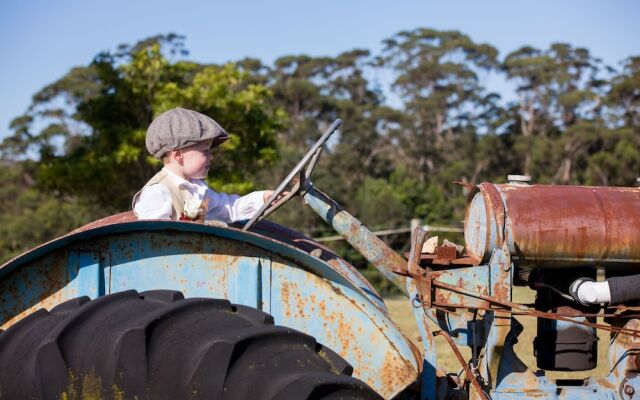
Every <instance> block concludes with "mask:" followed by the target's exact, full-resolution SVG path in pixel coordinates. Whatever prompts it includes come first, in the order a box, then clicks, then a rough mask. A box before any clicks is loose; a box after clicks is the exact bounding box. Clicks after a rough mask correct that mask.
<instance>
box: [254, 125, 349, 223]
mask: <svg viewBox="0 0 640 400" xmlns="http://www.w3.org/2000/svg"><path fill="white" fill-rule="evenodd" d="M340 125H342V120H341V119H336V120H335V121H333V123H332V124H331V125H330V126H329V128H327V130H326V131H325V132H324V133H323V134H322V136H321V137H320V139H318V141H316V142H315V143H314V144H313V146H311V148H310V149H309V151H307V153H306V154H305V155H304V157H302V159H301V160H300V161H299V162H298V164H296V166H295V167H293V169H292V170H291V171H290V172H289V174H288V175H287V177H286V178H284V179H283V180H282V182H280V184H279V185H278V186H277V188H276V190H274V191H273V193H272V194H271V196H270V197H269V199H268V200H267V201H266V202H265V203H264V204H263V205H262V207H260V209H259V210H258V211H257V212H256V213H255V214H254V215H253V217H252V218H251V219H250V220H249V222H247V223H246V224H245V226H244V227H243V228H242V230H243V231H246V230H249V228H251V227H252V226H253V225H255V224H256V223H257V222H259V221H262V220H263V219H265V218H266V217H268V216H269V215H271V214H272V213H273V212H274V211H276V210H277V209H278V208H280V207H281V206H282V205H283V204H284V203H286V202H287V201H289V200H290V199H291V198H292V197H293V196H295V195H296V194H298V193H299V192H300V190H301V189H303V188H305V187H306V186H307V185H308V184H309V183H310V178H311V174H312V173H313V170H314V169H315V167H316V164H317V163H318V159H319V158H320V154H322V150H323V149H324V144H325V143H326V141H327V140H328V139H329V137H331V135H332V134H333V133H334V132H335V131H336V130H337V129H338V128H339V127H340ZM305 167H306V168H305ZM303 170H304V171H303ZM296 176H298V177H299V179H298V181H297V182H296V183H295V184H294V185H293V187H292V188H291V191H289V193H288V194H287V195H285V196H284V197H283V198H282V199H280V201H278V202H277V203H276V199H277V198H278V197H279V196H280V195H281V194H282V193H283V192H284V189H285V188H286V187H287V185H289V184H290V183H291V181H293V180H294V179H295V178H296ZM274 203H275V204H274Z"/></svg>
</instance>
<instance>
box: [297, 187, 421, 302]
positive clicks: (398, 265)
mask: <svg viewBox="0 0 640 400" xmlns="http://www.w3.org/2000/svg"><path fill="white" fill-rule="evenodd" d="M303 198H304V202H305V204H306V205H307V206H309V207H310V208H311V209H312V210H313V211H315V212H316V214H318V215H319V216H320V217H321V218H322V219H323V220H324V221H325V222H326V223H327V224H329V225H330V226H332V227H333V229H335V231H336V232H338V233H339V234H341V235H342V237H343V238H344V239H345V240H346V241H347V242H348V243H349V244H350V245H351V246H352V247H353V248H354V249H356V250H357V251H358V253H360V254H362V256H363V257H364V258H365V259H366V260H367V261H369V263H371V264H372V265H373V266H374V267H375V268H376V269H377V270H378V271H379V272H380V273H381V274H382V275H383V276H384V277H385V278H387V279H388V280H390V281H391V282H392V283H393V284H394V285H395V286H396V287H397V288H398V289H400V291H401V292H402V293H403V294H404V295H405V296H408V292H407V284H406V279H405V277H404V276H401V275H398V274H395V273H394V272H393V270H394V269H403V268H406V266H407V260H405V259H404V258H402V257H401V256H400V255H399V254H398V253H396V252H395V251H393V250H392V249H391V248H390V247H389V246H387V244H386V243H385V242H383V241H382V240H380V239H379V238H378V237H377V236H376V235H374V234H373V233H372V232H371V231H370V230H369V229H367V227H366V226H364V225H363V224H362V222H360V221H358V219H356V218H355V217H354V216H353V215H351V214H349V213H348V212H347V211H346V210H344V209H342V207H340V205H339V204H338V203H336V202H335V201H334V200H333V199H332V198H331V197H329V196H327V195H326V194H324V193H323V192H321V191H320V190H318V189H316V188H314V187H313V186H310V187H309V188H308V190H307V191H306V192H305V193H304V195H303Z"/></svg>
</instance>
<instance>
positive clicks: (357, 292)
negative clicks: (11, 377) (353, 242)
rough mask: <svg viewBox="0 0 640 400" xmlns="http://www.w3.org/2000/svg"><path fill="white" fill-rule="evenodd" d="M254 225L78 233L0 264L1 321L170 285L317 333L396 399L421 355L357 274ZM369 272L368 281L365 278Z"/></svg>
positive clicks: (157, 224) (135, 225) (147, 226)
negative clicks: (79, 300)
mask: <svg viewBox="0 0 640 400" xmlns="http://www.w3.org/2000/svg"><path fill="white" fill-rule="evenodd" d="M340 265H341V264H339V263H338V264H335V263H331V264H330V263H328V262H327V261H324V260H322V259H320V258H317V257H314V256H312V255H310V254H307V253H305V252H303V251H301V250H300V249H297V248H295V247H292V246H289V245H287V244H285V243H282V242H279V241H277V240H273V239H271V238H268V237H264V236H261V235H258V234H255V233H251V232H242V231H240V230H237V229H232V228H221V227H210V226H203V225H199V224H192V223H184V222H170V221H136V222H127V223H118V224H113V225H103V226H99V227H95V228H92V229H89V230H84V231H78V232H76V233H75V234H73V235H69V236H66V237H64V238H62V239H60V240H58V241H54V242H51V243H49V244H47V245H45V246H40V247H39V248H38V249H37V252H36V253H35V254H34V253H28V254H26V255H24V256H23V257H19V258H17V259H14V260H13V261H11V262H10V263H8V264H5V265H4V266H3V267H0V289H1V291H0V296H1V297H0V299H1V300H0V313H1V314H0V315H2V321H1V325H2V327H3V328H7V327H8V326H10V325H12V324H13V323H15V322H17V321H18V320H19V319H20V318H23V317H24V316H26V315H28V314H30V313H32V312H34V311H35V310H37V309H39V308H47V309H51V308H52V307H54V306H56V305H57V304H60V303H62V302H64V301H66V300H68V299H71V298H74V297H77V296H79V295H83V294H87V295H90V296H98V295H100V294H102V293H110V292H118V291H122V290H127V289H136V290H138V291H144V290H151V289H174V290H180V291H182V292H183V293H184V294H185V296H186V297H195V296H204V297H218V298H227V299H230V300H231V301H232V302H238V303H242V304H248V305H252V306H256V307H258V308H260V307H262V308H263V309H265V310H266V311H270V313H272V314H273V315H274V317H275V321H276V323H277V324H282V325H285V326H290V327H292V328H295V329H299V330H301V331H303V332H305V333H308V334H310V335H313V336H315V337H316V339H317V340H318V342H319V343H322V344H324V345H327V346H328V347H330V348H332V349H333V350H335V351H336V352H337V353H339V354H340V355H342V356H343V357H345V358H346V359H347V360H348V361H349V362H350V363H351V364H352V365H353V367H354V369H355V371H356V372H355V375H356V376H357V377H359V378H361V379H363V380H365V381H367V382H368V383H370V384H371V385H372V386H373V387H374V388H375V389H376V390H377V391H379V392H380V393H381V394H383V395H384V396H385V397H391V396H393V395H395V394H397V393H399V392H400V391H401V390H403V389H404V388H405V387H406V386H407V385H409V384H410V383H412V382H414V381H415V379H416V378H417V376H418V373H419V365H420V363H421V360H420V359H419V358H418V357H417V356H416V354H415V353H414V352H413V349H412V347H411V346H412V345H411V344H410V342H409V341H408V340H407V339H406V338H405V337H404V336H403V335H402V333H401V332H400V330H399V328H398V327H397V326H396V325H395V324H394V323H393V322H392V321H391V319H390V317H389V315H388V314H387V312H386V309H384V308H382V307H380V306H378V304H377V301H378V299H377V298H375V297H374V295H375V294H374V293H371V292H370V291H368V290H365V289H366V288H363V287H362V285H360V284H359V282H358V281H357V280H353V279H350V277H351V276H352V275H353V273H354V272H353V271H343V270H341V269H340ZM360 279H363V278H360Z"/></svg>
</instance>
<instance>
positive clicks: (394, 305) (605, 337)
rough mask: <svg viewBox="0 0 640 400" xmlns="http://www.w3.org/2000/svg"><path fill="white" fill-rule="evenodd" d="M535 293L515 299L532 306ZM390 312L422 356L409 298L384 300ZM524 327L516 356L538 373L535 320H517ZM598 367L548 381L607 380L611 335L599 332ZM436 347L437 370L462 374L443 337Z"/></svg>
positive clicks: (523, 292) (518, 293)
mask: <svg viewBox="0 0 640 400" xmlns="http://www.w3.org/2000/svg"><path fill="white" fill-rule="evenodd" d="M534 296H535V292H534V291H532V290H530V289H528V288H522V287H515V288H514V290H513V299H514V301H516V302H521V303H531V302H533V301H534ZM384 302H385V304H386V305H387V308H388V309H389V312H390V314H391V316H392V318H393V320H394V321H395V322H396V323H397V324H398V325H399V326H400V329H401V330H402V331H403V332H404V334H405V335H406V336H407V337H408V338H409V339H411V341H412V342H413V343H414V344H415V345H416V346H417V347H418V348H419V349H420V351H421V352H422V351H423V349H422V343H421V342H419V341H418V340H417V338H418V336H420V334H419V332H418V326H417V325H416V321H415V318H414V316H413V312H412V308H411V304H410V302H409V300H408V299H407V298H406V297H402V296H398V297H388V298H385V299H384ZM516 319H517V320H518V321H519V322H520V323H521V324H522V325H523V326H524V331H523V332H522V333H521V334H520V336H519V337H518V343H517V344H516V346H515V348H516V353H517V354H518V356H519V357H520V359H521V360H522V361H524V363H525V364H526V365H527V366H528V367H529V368H530V369H533V370H536V369H537V367H536V359H535V357H534V356H533V339H534V338H535V337H536V319H535V318H533V317H522V316H518V317H517V318H516ZM431 326H432V328H433V329H439V328H437V327H436V326H435V324H431ZM598 338H599V341H598V366H597V368H595V369H594V370H591V371H582V372H555V371H548V372H547V374H546V375H547V377H549V378H551V379H581V378H585V377H587V376H605V375H607V374H608V367H607V348H608V344H609V334H608V332H605V331H602V330H600V331H598ZM436 347H437V355H438V366H440V367H442V368H444V369H445V370H446V371H447V372H457V371H459V370H460V364H459V363H458V361H457V360H456V358H455V356H454V355H453V352H452V351H451V349H450V348H449V344H448V343H447V342H446V341H445V339H444V338H442V337H436ZM460 350H461V352H462V354H463V356H464V357H465V359H470V358H471V351H470V349H469V348H468V347H466V346H463V347H460Z"/></svg>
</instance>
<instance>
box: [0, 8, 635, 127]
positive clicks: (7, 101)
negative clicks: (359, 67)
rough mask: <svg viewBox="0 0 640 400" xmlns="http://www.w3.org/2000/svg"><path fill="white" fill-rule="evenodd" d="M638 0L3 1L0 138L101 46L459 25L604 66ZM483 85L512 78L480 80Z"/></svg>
mask: <svg viewBox="0 0 640 400" xmlns="http://www.w3.org/2000/svg"><path fill="white" fill-rule="evenodd" d="M638 21H640V1H635V0H609V1H605V0H601V1H595V0H581V1H577V0H551V1H550V0H536V1H533V2H531V1H529V2H524V1H516V0H512V1H507V0H500V1H498V0H483V1H480V0H475V1H471V0H468V1H462V0H459V1H456V0H450V1H431V0H422V1H403V0H394V1H378V0H368V1H360V0H323V1H314V2H311V1H304V0H283V1H280V0H269V1H265V0H262V1H260V0H254V1H248V0H247V1H243V0H236V1H228V0H227V1H216V0H209V1H204V0H203V1H190V0H182V1H179V2H178V1H175V0H174V1H168V0H157V1H147V0H0V54H1V55H2V61H1V62H0V139H2V138H4V137H6V136H8V135H9V134H10V131H9V123H10V121H11V120H12V119H13V118H15V117H17V116H19V115H21V114H22V113H24V112H25V111H26V110H27V108H28V107H29V104H30V102H31V96H33V94H35V93H36V92H37V91H38V90H39V89H41V88H43V87H44V86H45V85H47V84H49V83H52V82H54V81H55V80H57V79H59V78H60V77H62V76H63V75H64V74H65V73H66V72H67V71H69V70H70V69H71V68H72V67H74V66H80V65H87V64H89V63H90V62H91V60H92V59H93V57H94V56H95V55H96V54H98V53H99V52H100V51H105V50H107V51H108V50H113V49H115V48H116V46H117V45H118V44H121V43H130V44H133V43H135V42H136V41H138V40H140V39H143V38H146V37H149V36H153V35H156V34H161V33H169V32H175V33H179V34H183V35H185V36H186V47H187V49H188V50H189V52H190V55H189V59H190V60H193V61H196V62H201V63H223V62H226V61H233V60H238V59H241V58H244V57H253V58H258V59H260V60H262V61H263V62H265V63H270V62H272V61H274V60H275V59H277V58H278V57H281V56H284V55H291V54H308V55H312V56H320V55H328V56H335V55H338V54H340V53H341V52H343V51H347V50H352V49H354V48H366V49H369V50H372V51H374V52H375V51H377V50H378V49H379V48H380V43H381V41H382V40H383V39H385V38H388V37H391V36H392V35H393V34H395V33H397V32H399V31H402V30H411V29H415V28H420V27H429V28H435V29H439V30H458V31H461V32H463V33H465V34H467V35H469V36H470V37H471V38H472V39H473V40H474V41H476V42H485V43H489V44H491V45H493V46H495V47H496V48H497V49H498V50H499V52H500V56H501V57H504V56H505V55H506V54H508V53H509V52H511V51H513V50H516V49H517V48H519V47H521V46H523V45H531V46H534V47H537V48H542V49H544V48H547V47H548V46H549V45H550V44H551V43H554V42H565V43H570V44H571V45H573V46H580V47H586V48H587V49H589V50H590V51H591V53H592V54H593V55H595V56H596V57H599V58H601V59H602V60H603V61H604V62H605V63H606V64H608V65H611V66H614V67H619V66H620V64H619V62H620V61H621V60H623V59H625V58H627V57H629V56H632V55H640V23H639V22H638ZM485 78H486V82H485V85H486V86H488V88H489V89H490V90H495V91H498V92H499V93H503V94H506V96H508V94H507V92H508V91H509V90H508V84H505V83H504V82H503V81H501V79H496V78H495V77H491V76H487V77H485Z"/></svg>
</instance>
